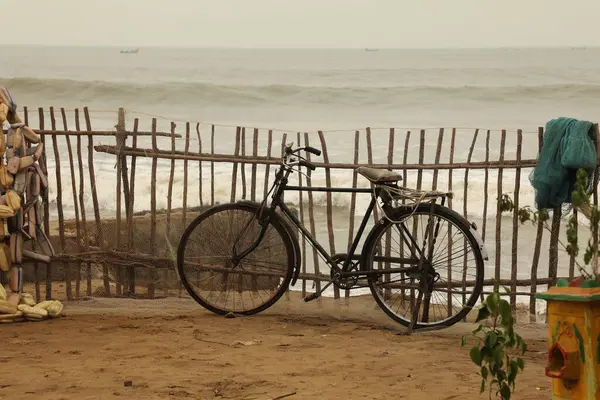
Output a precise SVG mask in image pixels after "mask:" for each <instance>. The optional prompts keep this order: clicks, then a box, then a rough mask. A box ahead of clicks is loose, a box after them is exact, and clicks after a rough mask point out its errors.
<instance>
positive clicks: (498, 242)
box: [494, 129, 506, 290]
mask: <svg viewBox="0 0 600 400" xmlns="http://www.w3.org/2000/svg"><path fill="white" fill-rule="evenodd" d="M505 147H506V130H504V129H503V130H502V136H501V137H500V161H504V149H505ZM502 177H503V171H502V168H500V169H498V192H497V193H498V196H502ZM497 203H498V204H497V207H496V270H495V274H494V276H495V278H496V280H497V281H499V280H500V268H501V265H500V262H501V258H502V257H501V249H502V246H501V245H502V211H501V209H500V202H499V201H498V202H497ZM494 289H496V290H497V289H498V285H497V284H496V285H494Z"/></svg>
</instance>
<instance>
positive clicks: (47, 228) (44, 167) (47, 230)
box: [38, 107, 52, 300]
mask: <svg viewBox="0 0 600 400" xmlns="http://www.w3.org/2000/svg"><path fill="white" fill-rule="evenodd" d="M38 115H39V121H40V129H44V109H43V108H42V107H40V108H38ZM40 141H41V142H42V143H43V144H44V152H43V154H42V157H40V166H41V167H42V171H43V172H44V174H46V176H48V165H47V161H48V156H47V154H46V149H47V148H48V146H47V143H46V137H45V135H44V134H40ZM49 192H50V190H49V189H46V190H44V191H43V195H42V197H43V200H44V233H46V235H47V236H48V237H50V206H49V204H50V202H49V198H48V196H49ZM51 299H52V263H50V264H46V300H51Z"/></svg>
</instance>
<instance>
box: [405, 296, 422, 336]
mask: <svg viewBox="0 0 600 400" xmlns="http://www.w3.org/2000/svg"><path fill="white" fill-rule="evenodd" d="M421 301H423V291H421V290H419V295H418V296H417V303H416V304H415V308H414V309H413V312H412V318H411V319H410V324H409V325H408V331H407V332H406V334H407V335H410V334H411V333H412V332H413V330H414V328H415V324H416V323H417V319H418V318H419V309H420V308H421Z"/></svg>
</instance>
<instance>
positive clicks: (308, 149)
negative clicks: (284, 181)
mask: <svg viewBox="0 0 600 400" xmlns="http://www.w3.org/2000/svg"><path fill="white" fill-rule="evenodd" d="M301 150H304V151H306V152H307V153H311V154H314V155H316V156H320V155H321V150H319V149H315V148H314V147H311V146H305V147H298V148H297V149H292V144H291V143H290V144H288V145H287V146H286V147H285V154H286V160H289V157H290V156H291V155H292V154H295V153H298V152H299V151H301ZM296 157H297V158H298V159H297V160H296V159H292V160H293V161H295V162H297V163H298V164H297V165H300V166H301V167H306V168H308V169H310V170H311V171H314V170H315V169H317V166H316V165H315V164H313V163H311V162H310V161H308V160H305V159H304V158H302V157H300V156H296Z"/></svg>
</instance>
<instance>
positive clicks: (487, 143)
mask: <svg viewBox="0 0 600 400" xmlns="http://www.w3.org/2000/svg"><path fill="white" fill-rule="evenodd" d="M489 160H490V131H489V130H488V131H487V136H486V138H485V161H489ZM489 178H490V171H489V169H488V168H486V169H485V177H484V179H483V187H484V189H483V223H482V224H481V239H482V240H483V241H485V234H486V232H487V209H488V184H489Z"/></svg>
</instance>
